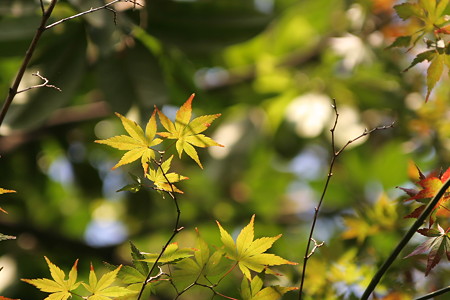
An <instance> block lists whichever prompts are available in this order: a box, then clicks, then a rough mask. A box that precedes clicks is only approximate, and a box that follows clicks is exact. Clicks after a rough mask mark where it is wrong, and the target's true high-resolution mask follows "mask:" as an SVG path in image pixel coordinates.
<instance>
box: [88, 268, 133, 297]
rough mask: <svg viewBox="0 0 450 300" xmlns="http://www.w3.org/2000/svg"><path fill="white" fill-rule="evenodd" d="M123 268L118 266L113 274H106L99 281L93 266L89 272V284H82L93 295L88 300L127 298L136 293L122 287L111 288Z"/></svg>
mask: <svg viewBox="0 0 450 300" xmlns="http://www.w3.org/2000/svg"><path fill="white" fill-rule="evenodd" d="M121 268H122V266H121V265H120V266H118V267H117V268H116V269H114V270H113V271H111V272H108V273H106V274H104V275H103V276H102V277H101V278H100V279H99V280H98V279H97V275H96V274H95V270H94V267H93V266H92V265H91V271H90V272H89V284H86V283H84V282H82V284H83V286H84V287H85V288H86V290H88V291H89V292H90V293H91V295H90V296H89V297H87V299H88V300H111V299H115V298H117V297H121V296H127V295H130V294H134V293H136V292H135V291H131V290H129V289H127V288H124V287H121V286H111V285H112V284H113V283H114V281H115V280H116V277H117V273H119V271H120V269H121Z"/></svg>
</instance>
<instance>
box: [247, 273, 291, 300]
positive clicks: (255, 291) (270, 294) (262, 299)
mask: <svg viewBox="0 0 450 300" xmlns="http://www.w3.org/2000/svg"><path fill="white" fill-rule="evenodd" d="M262 287H263V282H262V280H261V278H259V276H255V277H253V278H252V279H247V278H246V277H244V278H243V279H242V283H241V296H242V299H243V300H277V299H280V298H281V297H282V296H283V295H284V294H285V293H287V292H289V291H293V290H297V289H298V288H296V287H282V286H269V287H265V288H262Z"/></svg>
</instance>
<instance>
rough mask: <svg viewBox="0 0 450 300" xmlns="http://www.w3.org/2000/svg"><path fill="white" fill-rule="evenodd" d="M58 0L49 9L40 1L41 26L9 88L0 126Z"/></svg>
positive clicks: (0, 116)
mask: <svg viewBox="0 0 450 300" xmlns="http://www.w3.org/2000/svg"><path fill="white" fill-rule="evenodd" d="M56 2H58V0H52V1H51V2H50V4H49V5H48V7H47V9H45V7H44V4H43V3H42V1H41V2H40V3H41V10H42V18H41V23H40V24H39V27H38V28H37V30H36V33H35V34H34V37H33V39H32V40H31V43H30V46H29V47H28V50H27V52H26V53H25V57H24V59H23V61H22V64H21V65H20V68H19V71H18V72H17V75H16V78H15V79H14V82H13V84H12V86H11V87H10V88H9V93H8V95H7V96H6V99H5V102H3V107H2V110H1V111H0V126H1V125H2V123H3V120H4V119H5V116H6V113H7V112H8V110H9V107H10V106H11V103H12V101H13V100H14V97H15V96H16V95H17V89H18V88H19V84H20V82H21V81H22V78H23V75H24V74H25V70H26V69H27V67H28V64H29V63H30V60H31V57H32V56H33V53H34V50H35V49H36V46H37V43H38V41H39V40H40V38H41V36H42V34H43V33H44V31H45V30H46V28H45V24H46V23H47V21H48V19H49V18H50V16H51V14H52V12H53V9H54V8H55V5H56Z"/></svg>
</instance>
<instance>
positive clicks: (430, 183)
mask: <svg viewBox="0 0 450 300" xmlns="http://www.w3.org/2000/svg"><path fill="white" fill-rule="evenodd" d="M417 169H418V168H417ZM418 171H419V175H420V174H422V173H421V172H420V170H419V169H418ZM449 177H450V168H448V169H447V170H446V171H445V172H444V173H443V174H440V175H436V173H430V174H429V175H428V176H423V174H422V175H420V181H418V182H417V185H419V186H420V187H421V188H422V189H420V190H412V189H405V188H402V187H399V188H400V189H402V190H403V191H405V192H406V193H407V194H408V195H409V196H410V197H409V198H408V199H406V200H405V201H410V200H415V201H417V202H419V203H422V205H421V206H419V207H417V208H416V209H415V210H414V211H413V212H411V213H410V214H409V215H407V216H405V218H418V217H419V216H420V215H421V214H422V212H423V210H424V209H425V207H426V205H427V203H428V202H429V201H430V199H431V198H433V197H434V196H435V195H436V194H437V192H438V191H439V190H440V189H441V187H442V185H444V183H445V182H446V181H447V179H448V178H449ZM449 199H450V192H449V191H446V193H445V194H444V196H443V197H442V198H441V199H440V200H439V202H438V203H437V204H436V206H435V207H434V209H433V212H432V213H431V214H430V218H429V226H430V227H431V225H433V223H434V222H435V221H436V217H449V216H450V210H449V208H448V207H447V205H448V203H447V202H448V200H449Z"/></svg>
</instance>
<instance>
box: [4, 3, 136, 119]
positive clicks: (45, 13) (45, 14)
mask: <svg viewBox="0 0 450 300" xmlns="http://www.w3.org/2000/svg"><path fill="white" fill-rule="evenodd" d="M57 2H58V0H51V1H50V3H49V4H48V6H47V9H46V8H45V5H44V2H43V0H40V1H39V4H40V7H41V11H42V18H41V21H40V24H39V26H38V28H37V30H36V33H35V34H34V36H33V39H32V41H31V43H30V45H29V46H28V49H27V51H26V53H25V57H24V59H23V61H22V64H21V65H20V68H19V71H18V72H17V75H16V77H15V79H14V82H13V84H12V86H11V87H10V88H9V92H8V95H7V96H6V99H5V101H4V102H3V106H2V109H1V110H0V126H1V125H2V123H3V121H4V119H5V116H6V113H7V112H8V110H9V107H10V106H11V103H12V102H13V100H14V98H15V96H16V95H17V94H18V93H22V92H25V91H28V90H30V89H33V88H38V87H53V88H55V89H58V88H57V87H56V86H53V85H49V84H48V80H47V79H46V78H45V77H41V76H40V75H38V74H39V73H37V74H36V75H35V76H38V77H40V78H41V79H42V80H44V84H42V85H37V86H33V87H30V88H27V89H25V90H21V91H18V88H19V85H20V82H21V81H22V79H23V76H24V74H25V71H26V69H27V67H28V65H29V63H30V60H31V58H32V56H33V54H34V51H35V49H36V46H37V43H38V41H39V40H40V38H41V36H42V34H43V33H44V31H46V30H47V29H50V28H52V27H54V26H56V25H59V24H61V23H63V22H65V21H68V20H72V19H74V18H77V17H80V16H83V15H86V14H89V13H92V12H95V11H98V10H100V9H108V10H110V11H112V12H113V13H114V22H115V21H116V12H115V11H114V10H113V9H112V8H110V6H111V5H113V4H115V3H118V2H130V3H133V7H134V8H135V7H136V6H137V5H138V6H141V7H142V5H141V4H139V3H137V2H136V0H113V1H111V2H109V3H107V4H105V5H103V6H100V7H97V8H91V9H89V10H87V11H84V12H81V13H79V14H76V15H73V16H71V17H68V18H64V19H62V20H59V21H57V22H54V23H52V24H50V25H46V24H47V21H48V20H49V18H50V16H51V14H52V12H53V9H54V8H55V6H56V3H57Z"/></svg>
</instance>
